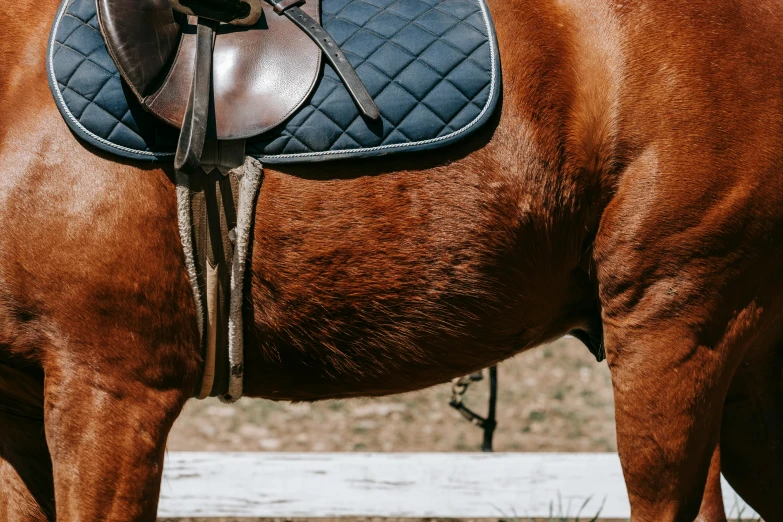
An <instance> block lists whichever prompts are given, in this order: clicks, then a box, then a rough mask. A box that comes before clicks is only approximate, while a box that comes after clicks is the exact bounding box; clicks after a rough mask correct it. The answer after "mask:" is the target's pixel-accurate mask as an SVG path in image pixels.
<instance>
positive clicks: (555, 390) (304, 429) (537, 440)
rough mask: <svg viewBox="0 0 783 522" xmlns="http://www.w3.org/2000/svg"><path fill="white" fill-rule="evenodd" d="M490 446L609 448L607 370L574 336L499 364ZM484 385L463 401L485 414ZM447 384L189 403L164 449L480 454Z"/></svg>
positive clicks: (612, 445) (474, 431)
mask: <svg viewBox="0 0 783 522" xmlns="http://www.w3.org/2000/svg"><path fill="white" fill-rule="evenodd" d="M498 380H499V395H498V428H497V431H496V433H495V450H496V451H587V452H590V451H614V450H615V449H616V441H615V432H614V409H613V402H612V389H611V383H610V379H609V370H608V368H607V366H606V363H605V362H604V363H601V364H599V363H597V362H596V361H595V359H594V358H593V356H592V355H591V354H590V352H589V351H588V350H587V349H586V348H585V347H584V346H582V344H580V343H579V341H577V340H575V339H571V338H564V339H561V340H559V341H557V342H555V343H553V344H550V345H547V346H543V347H540V348H536V349H534V350H531V351H529V352H527V353H524V354H520V355H518V356H516V357H515V358H513V359H511V360H508V361H506V362H504V363H503V364H501V365H500V367H499V379H498ZM487 394H488V384H487V381H486V379H485V381H483V382H479V383H476V384H474V385H472V387H471V389H470V392H469V393H468V397H467V400H466V402H467V403H468V405H469V406H471V407H474V408H475V409H476V410H477V411H480V412H482V414H483V412H484V411H485V410H486V399H487ZM450 397H451V386H450V385H449V384H444V385H440V386H436V387H433V388H430V389H427V390H423V391H419V392H414V393H407V394H403V395H394V396H390V397H385V398H381V399H367V400H356V399H354V400H349V401H326V402H321V403H315V404H288V403H275V402H271V401H264V400H258V399H242V400H240V401H239V402H238V403H237V404H234V405H225V404H221V403H220V402H218V401H217V400H216V399H210V400H206V401H190V402H189V403H188V404H187V406H186V408H185V411H184V412H183V414H182V415H181V416H180V418H179V419H178V420H177V422H176V424H175V425H174V429H173V430H172V433H171V436H170V438H169V444H168V449H169V450H170V451H184V450H187V451H478V450H479V449H480V444H481V431H480V430H479V429H478V428H476V427H474V426H472V425H471V424H469V423H468V422H467V421H465V420H463V419H462V417H461V416H460V415H459V413H458V412H457V411H455V410H453V409H452V408H450V407H449V405H448V402H449V398H450Z"/></svg>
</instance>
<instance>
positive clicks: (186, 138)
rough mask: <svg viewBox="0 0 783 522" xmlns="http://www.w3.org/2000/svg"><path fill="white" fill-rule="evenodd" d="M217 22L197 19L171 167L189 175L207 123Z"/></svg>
mask: <svg viewBox="0 0 783 522" xmlns="http://www.w3.org/2000/svg"><path fill="white" fill-rule="evenodd" d="M217 24H218V22H215V21H213V20H208V19H205V18H199V19H198V24H197V29H196V58H195V64H194V67H193V82H192V83H191V85H190V94H189V96H188V103H187V106H186V109H185V117H184V118H183V120H182V129H181V130H180V133H179V143H178V144H177V154H176V156H175V157H174V168H175V169H177V170H180V171H182V172H185V173H186V174H191V173H193V172H195V170H196V169H197V168H198V166H199V161H200V159H201V153H202V152H203V150H204V141H205V140H206V137H207V124H208V123H209V107H210V91H211V89H212V49H213V45H214V39H215V27H216V26H217Z"/></svg>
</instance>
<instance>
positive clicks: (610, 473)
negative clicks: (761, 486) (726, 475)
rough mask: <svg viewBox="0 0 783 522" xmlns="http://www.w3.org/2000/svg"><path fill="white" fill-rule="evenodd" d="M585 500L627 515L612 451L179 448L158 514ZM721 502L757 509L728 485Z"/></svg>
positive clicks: (386, 511) (522, 512) (335, 512)
mask: <svg viewBox="0 0 783 522" xmlns="http://www.w3.org/2000/svg"><path fill="white" fill-rule="evenodd" d="M588 498H589V499H590V500H589V502H588V503H587V505H586V506H585V507H584V510H583V511H582V519H583V520H584V519H585V518H586V519H587V520H590V518H592V517H593V516H595V514H596V513H597V512H598V511H599V509H600V510H601V518H625V519H627V518H628V517H629V512H630V508H629V505H628V497H627V495H626V491H625V484H624V483H623V477H622V472H621V470H620V461H619V459H618V457H617V455H616V454H613V453H493V454H486V453H186V452H182V453H180V452H175V453H169V454H168V456H167V458H166V466H165V468H164V480H163V488H162V492H161V503H160V508H159V516H161V517H207V518H211V517H270V518H272V517H280V518H283V517H285V518H295V517H306V518H314V517H350V516H365V517H371V516H372V517H376V516H377V517H410V518H427V517H444V518H445V517H448V518H452V517H453V518H457V517H458V518H502V517H508V518H519V519H521V520H526V519H527V517H549V515H550V513H552V512H553V514H554V515H569V516H571V517H574V516H575V515H576V514H577V512H578V511H579V508H580V506H582V504H583V503H584V502H585V500H587V499H588ZM724 499H725V502H726V508H727V511H729V515H730V516H731V517H732V518H735V517H736V515H737V513H738V510H742V519H743V520H750V519H751V517H754V516H755V513H754V512H753V511H752V510H751V509H750V508H748V507H746V506H745V504H744V503H743V502H742V501H741V500H740V499H739V497H738V496H737V495H736V494H735V493H734V492H733V491H732V490H731V488H730V487H729V486H728V484H726V483H725V482H724ZM602 505H603V508H601V506H602ZM550 510H551V511H550Z"/></svg>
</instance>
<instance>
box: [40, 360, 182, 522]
mask: <svg viewBox="0 0 783 522" xmlns="http://www.w3.org/2000/svg"><path fill="white" fill-rule="evenodd" d="M80 370H81V371H80ZM84 370H87V368H81V369H77V368H70V369H69V370H68V371H63V372H52V373H53V374H50V373H47V376H46V385H45V391H44V394H45V398H46V406H45V410H46V420H45V422H46V438H47V440H48V442H49V449H50V452H51V456H52V467H53V471H54V487H55V499H56V508H57V520H58V522H66V521H75V520H79V521H88V520H89V521H92V520H96V521H97V520H101V521H123V522H130V521H134V522H138V521H154V520H155V516H156V511H157V505H158V494H159V490H160V481H161V473H162V468H163V454H164V450H165V446H166V438H167V436H168V432H169V429H170V428H171V425H172V423H173V422H174V419H175V418H176V416H177V415H178V414H179V412H180V410H181V408H182V405H183V403H184V396H183V393H182V392H181V391H180V390H176V389H174V390H172V389H168V390H166V389H156V388H153V387H150V386H149V385H146V384H141V383H137V382H134V381H133V380H132V378H131V377H130V376H129V375H119V376H117V377H107V376H105V375H100V376H94V377H93V378H92V379H90V378H85V376H87V375H89V371H84ZM66 375H67V377H65V376H66Z"/></svg>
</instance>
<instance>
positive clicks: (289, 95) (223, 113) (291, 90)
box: [97, 0, 321, 140]
mask: <svg viewBox="0 0 783 522" xmlns="http://www.w3.org/2000/svg"><path fill="white" fill-rule="evenodd" d="M97 3H98V13H99V20H100V21H101V28H102V31H103V32H104V38H105V40H106V45H107V47H108V48H109V50H110V52H111V55H112V58H114V61H115V63H116V64H117V67H118V69H119V70H120V72H121V73H122V76H123V78H124V79H125V80H126V81H127V82H128V83H129V84H130V85H131V87H132V90H133V92H134V93H135V94H136V96H137V97H138V98H139V101H140V102H141V103H142V104H143V105H144V106H145V107H146V108H147V109H148V110H149V111H150V112H152V113H153V114H155V115H156V116H157V117H159V118H161V119H162V120H164V121H166V122H167V123H169V124H170V125H173V126H175V127H177V128H179V127H181V126H182V121H183V117H184V115H185V110H186V105H187V100H188V93H189V90H190V86H191V82H192V75H193V67H194V62H195V52H196V31H195V26H194V23H195V19H194V18H192V17H191V18H190V19H189V20H187V21H184V20H183V21H182V23H181V24H178V23H177V21H176V19H175V16H174V13H173V11H172V9H171V7H170V4H169V0H97ZM319 7H320V2H319V1H318V0H308V2H307V3H306V4H305V5H303V6H302V8H303V10H305V11H306V12H307V14H309V15H310V16H312V17H313V18H314V19H316V20H319V19H320V12H319V11H320V9H319ZM171 24H174V25H175V26H176V28H177V33H176V44H177V45H176V48H174V49H172V43H171V38H172V36H171V32H172V31H171V27H172V25H171ZM132 27H138V28H140V29H139V30H135V31H134V30H132V29H129V28H132ZM161 29H164V31H162V30H161ZM153 49H159V50H160V52H151V50H153ZM139 69H140V70H141V71H143V72H144V74H143V75H140V74H139V73H137V70H139ZM320 69H321V51H320V49H319V48H318V46H317V45H315V43H313V42H312V40H310V38H308V36H307V35H306V34H304V33H303V32H302V31H301V30H300V29H299V28H297V27H296V26H295V25H294V24H293V22H291V21H290V20H289V19H288V18H286V17H285V16H280V15H278V14H277V13H275V12H274V10H273V7H272V6H271V5H269V4H267V3H264V4H263V13H262V14H261V16H260V18H259V20H258V22H257V23H256V24H255V25H253V26H252V27H247V28H242V27H236V26H231V25H220V26H219V27H218V28H217V31H216V37H215V47H214V55H213V66H212V95H213V110H214V114H213V116H214V126H211V128H210V132H209V135H210V137H213V138H217V139H221V140H226V139H243V138H249V137H253V136H257V135H259V134H262V133H263V132H265V131H267V130H270V129H272V128H274V127H276V126H277V125H279V124H281V123H283V122H284V121H285V120H286V119H287V118H288V117H289V116H291V115H292V114H293V113H294V112H295V111H296V110H297V109H298V108H299V107H300V106H301V105H302V104H303V103H304V102H305V100H307V98H308V97H309V95H310V94H311V92H312V90H313V89H314V87H315V84H316V81H317V79H318V75H319V72H320ZM153 75H154V77H152V76H153Z"/></svg>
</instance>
